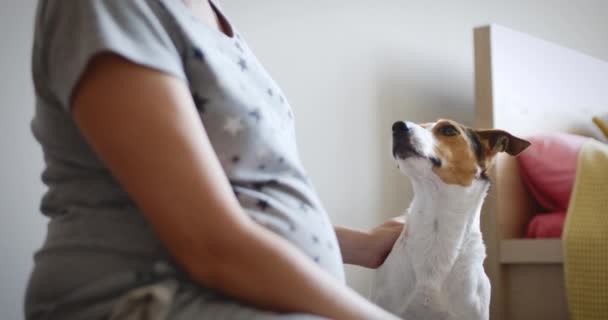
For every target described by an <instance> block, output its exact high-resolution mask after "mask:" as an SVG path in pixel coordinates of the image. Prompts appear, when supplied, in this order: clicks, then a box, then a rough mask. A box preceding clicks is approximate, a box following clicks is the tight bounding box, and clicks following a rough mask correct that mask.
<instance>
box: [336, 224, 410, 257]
mask: <svg viewBox="0 0 608 320" xmlns="http://www.w3.org/2000/svg"><path fill="white" fill-rule="evenodd" d="M404 227H405V223H404V219H403V217H398V218H393V219H390V220H387V221H385V222H384V223H382V224H381V225H379V226H377V227H375V228H373V229H372V230H370V231H368V232H362V231H356V230H352V229H348V228H344V227H335V230H336V235H337V237H338V242H339V243H340V250H341V251H342V258H343V260H344V263H348V264H355V265H359V266H362V267H366V268H374V269H375V268H378V267H379V266H381V265H382V263H384V260H385V259H386V257H387V256H388V254H389V253H390V252H391V250H392V248H393V245H394V244H395V241H397V238H398V237H399V235H400V234H401V231H402V230H403V228H404Z"/></svg>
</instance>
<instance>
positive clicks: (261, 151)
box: [256, 147, 270, 159]
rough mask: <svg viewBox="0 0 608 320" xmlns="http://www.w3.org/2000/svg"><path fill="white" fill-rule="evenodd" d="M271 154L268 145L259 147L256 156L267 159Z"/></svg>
mask: <svg viewBox="0 0 608 320" xmlns="http://www.w3.org/2000/svg"><path fill="white" fill-rule="evenodd" d="M269 154H270V152H269V150H268V148H266V147H259V148H258V149H257V150H256V156H257V157H258V159H266V158H267V157H268V155H269Z"/></svg>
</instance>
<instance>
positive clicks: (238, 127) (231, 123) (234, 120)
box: [224, 117, 245, 137]
mask: <svg viewBox="0 0 608 320" xmlns="http://www.w3.org/2000/svg"><path fill="white" fill-rule="evenodd" d="M244 129H245V127H244V126H243V123H242V122H241V118H239V117H226V122H225V123H224V130H225V131H227V132H228V133H230V135H231V136H233V137H234V136H236V135H237V134H239V132H241V131H243V130H244Z"/></svg>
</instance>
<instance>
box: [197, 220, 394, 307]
mask: <svg viewBox="0 0 608 320" xmlns="http://www.w3.org/2000/svg"><path fill="white" fill-rule="evenodd" d="M232 237H233V241H231V242H229V243H226V245H225V246H224V247H223V248H221V251H225V252H224V253H221V252H219V253H218V254H217V258H216V261H215V262H214V263H212V264H211V265H209V264H207V265H206V266H205V267H204V269H206V270H207V271H206V272H204V273H203V274H201V277H200V279H199V280H200V281H201V282H204V283H206V284H207V285H210V286H212V287H216V288H218V289H220V290H222V291H224V292H226V293H228V294H230V295H233V296H235V297H237V298H240V299H242V300H244V301H247V302H250V303H252V304H255V305H259V306H263V307H266V308H268V309H271V310H275V311H279V312H297V313H311V314H316V315H321V316H324V317H328V318H330V319H393V316H392V315H390V314H388V313H386V312H385V311H383V310H381V309H380V308H378V307H377V306H375V305H374V304H372V303H371V302H369V301H368V300H366V299H364V298H363V297H361V296H360V295H359V294H357V293H356V292H355V291H353V290H352V289H350V288H348V287H347V286H345V285H344V284H342V283H341V282H339V281H337V280H336V279H335V278H333V277H332V276H330V275H329V274H328V273H327V272H325V271H324V270H322V269H321V268H320V267H318V266H317V265H316V264H315V263H314V262H312V260H311V259H309V258H308V257H306V256H305V255H304V254H303V253H301V252H300V251H299V250H298V249H296V248H295V247H293V246H292V245H291V244H290V243H289V242H287V241H286V240H284V239H283V238H280V237H279V236H277V235H275V234H274V233H272V232H269V231H267V230H266V229H263V228H262V227H259V226H257V225H252V226H251V227H250V228H247V230H246V231H244V232H242V233H241V232H239V235H237V236H234V235H232ZM244 244H246V245H244ZM218 251H220V250H218ZM191 273H192V274H196V270H193V271H192V272H191ZM395 319H396V318H395Z"/></svg>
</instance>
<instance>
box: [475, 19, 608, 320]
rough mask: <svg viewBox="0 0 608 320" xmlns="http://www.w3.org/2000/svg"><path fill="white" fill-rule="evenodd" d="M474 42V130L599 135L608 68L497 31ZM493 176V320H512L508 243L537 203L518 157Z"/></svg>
mask: <svg viewBox="0 0 608 320" xmlns="http://www.w3.org/2000/svg"><path fill="white" fill-rule="evenodd" d="M474 40H475V114H476V116H475V127H477V128H499V129H504V130H507V131H509V132H511V133H512V134H515V135H518V136H521V137H526V136H528V135H531V134H535V133H541V132H554V131H560V132H571V133H579V134H583V135H590V136H600V133H599V130H597V129H596V128H595V127H594V125H593V123H592V121H591V117H592V116H593V115H599V114H601V113H606V112H608V62H605V61H601V60H599V59H596V58H592V57H589V56H587V55H584V54H582V53H579V52H576V51H574V50H571V49H567V48H563V47H560V46H557V45H555V44H552V43H549V42H546V41H543V40H540V39H537V38H533V37H530V36H528V35H525V34H523V33H519V32H516V31H512V30H509V29H507V28H504V27H501V26H497V25H491V26H485V27H480V28H476V29H475V31H474ZM491 176H492V179H493V186H492V189H491V190H490V193H489V195H488V197H487V198H486V202H485V205H484V209H483V213H482V221H481V223H482V231H483V234H484V240H485V242H486V246H487V250H488V258H487V259H486V272H487V273H488V276H489V277H490V279H491V281H492V286H493V288H492V289H493V290H492V300H493V302H492V308H491V319H493V320H494V319H506V318H507V317H503V314H504V312H503V310H502V309H501V305H502V303H501V299H503V298H504V296H505V293H504V290H505V288H504V283H502V282H505V281H504V274H503V271H504V269H503V266H502V265H501V259H502V260H504V259H505V257H504V254H503V257H501V252H500V249H501V242H505V241H503V240H504V239H515V238H521V237H523V235H524V234H525V230H526V226H527V223H528V222H529V220H530V218H531V215H532V208H533V205H532V201H531V198H530V196H529V194H528V192H527V191H526V190H525V188H524V186H523V184H522V181H521V178H520V175H519V172H518V168H517V164H516V161H515V159H514V158H512V157H508V156H500V157H499V158H498V159H497V162H496V165H495V167H494V169H493V170H492V172H491ZM503 244H504V243H503ZM557 245H558V246H559V240H557ZM503 247H504V246H503ZM558 249H559V248H558ZM558 249H557V250H558ZM518 250H520V251H521V250H525V248H524V249H521V248H520V249H518ZM503 251H504V250H503ZM505 254H508V253H505ZM558 254H561V252H555V255H558ZM547 259H548V261H549V260H551V259H553V260H559V259H561V258H559V257H553V258H547ZM541 262H542V261H541Z"/></svg>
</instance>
